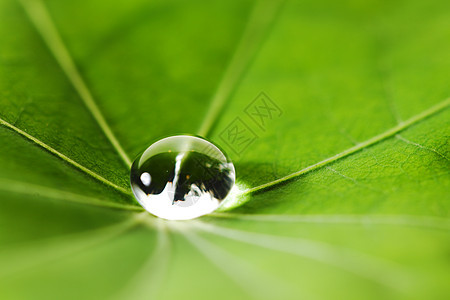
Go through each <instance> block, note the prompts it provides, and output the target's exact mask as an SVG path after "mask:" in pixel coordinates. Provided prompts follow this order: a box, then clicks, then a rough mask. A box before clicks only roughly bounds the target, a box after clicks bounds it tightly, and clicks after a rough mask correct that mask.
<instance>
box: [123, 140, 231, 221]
mask: <svg viewBox="0 0 450 300" xmlns="http://www.w3.org/2000/svg"><path fill="white" fill-rule="evenodd" d="M130 180H131V189H132V190H133V194H134V196H135V197H136V199H137V200H138V201H139V203H140V204H141V205H142V206H143V207H144V208H145V209H146V210H147V211H149V212H150V213H152V214H154V215H155V216H158V217H160V218H164V219H168V220H188V219H193V218H197V217H200V216H202V215H205V214H208V213H211V212H213V211H214V210H216V209H217V208H218V207H219V205H220V204H221V203H222V201H223V200H224V199H225V198H226V196H227V195H228V193H229V192H230V190H231V189H232V187H233V186H234V182H235V170H234V166H233V163H231V162H230V161H229V160H228V158H227V157H226V155H225V154H224V153H223V152H222V151H221V150H220V149H219V148H217V147H216V146H214V145H213V144H212V143H210V142H208V141H207V140H204V139H202V138H199V137H194V136H189V135H178V136H172V137H168V138H165V139H162V140H159V141H157V142H156V143H154V144H152V145H151V146H150V147H148V148H147V150H145V152H144V153H143V154H142V155H141V156H139V157H138V158H137V159H136V160H135V161H134V163H133V165H132V167H131V176H130Z"/></svg>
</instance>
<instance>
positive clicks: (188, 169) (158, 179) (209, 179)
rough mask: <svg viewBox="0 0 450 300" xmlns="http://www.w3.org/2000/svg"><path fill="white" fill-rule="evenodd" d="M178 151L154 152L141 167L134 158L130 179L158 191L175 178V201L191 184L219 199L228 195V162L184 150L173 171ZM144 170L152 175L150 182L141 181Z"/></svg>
mask: <svg viewBox="0 0 450 300" xmlns="http://www.w3.org/2000/svg"><path fill="white" fill-rule="evenodd" d="M178 154H179V152H165V153H160V154H157V155H155V156H153V157H150V158H149V159H148V160H147V161H145V162H144V163H143V164H142V165H141V167H140V168H138V167H137V165H134V164H137V163H138V161H139V160H136V162H135V163H134V164H133V167H132V171H131V182H133V183H135V184H138V185H139V188H140V189H141V190H143V191H144V192H145V193H146V194H148V195H149V194H160V193H161V192H162V191H163V190H164V187H165V186H166V184H167V183H168V182H174V180H176V179H177V178H178V180H177V184H176V186H175V195H174V202H176V201H184V199H185V197H186V195H187V194H188V193H189V192H190V191H191V186H192V185H195V186H197V187H198V188H199V189H200V190H201V191H202V192H208V193H210V194H212V195H213V196H214V198H217V199H219V200H222V199H224V198H225V197H226V196H227V194H228V192H229V191H230V189H231V187H232V185H233V179H232V178H230V173H231V170H230V169H229V166H228V165H227V164H224V163H223V162H221V161H219V160H217V159H215V158H213V157H210V156H208V155H205V154H202V153H199V152H187V153H185V155H184V156H183V158H182V159H181V164H180V169H179V172H178V174H175V168H176V157H177V155H178ZM144 172H147V173H149V174H150V176H151V182H150V185H149V186H146V185H144V184H143V183H142V181H141V179H140V176H141V174H143V173H144ZM177 176H178V177H177ZM193 192H195V190H193Z"/></svg>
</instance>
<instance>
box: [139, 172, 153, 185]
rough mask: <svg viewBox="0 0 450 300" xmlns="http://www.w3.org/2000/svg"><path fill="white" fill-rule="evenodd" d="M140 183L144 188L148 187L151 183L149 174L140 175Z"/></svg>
mask: <svg viewBox="0 0 450 300" xmlns="http://www.w3.org/2000/svg"><path fill="white" fill-rule="evenodd" d="M141 182H142V184H143V185H145V186H150V183H151V182H152V176H150V174H149V173H147V172H144V173H142V175H141Z"/></svg>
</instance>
